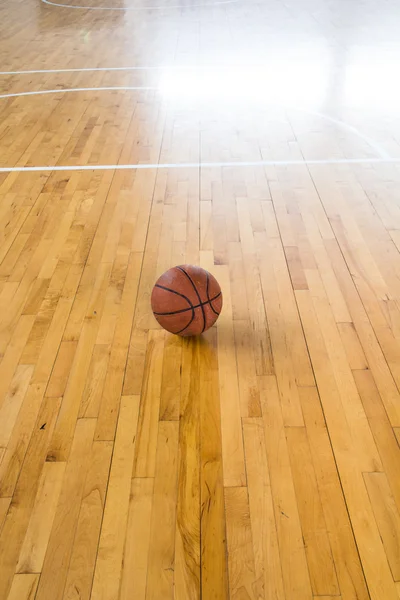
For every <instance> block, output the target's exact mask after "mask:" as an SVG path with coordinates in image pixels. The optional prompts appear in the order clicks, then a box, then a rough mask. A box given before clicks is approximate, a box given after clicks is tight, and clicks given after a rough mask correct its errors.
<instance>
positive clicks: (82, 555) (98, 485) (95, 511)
mask: <svg viewBox="0 0 400 600" xmlns="http://www.w3.org/2000/svg"><path fill="white" fill-rule="evenodd" d="M112 451H113V444H112V442H93V446H92V450H91V457H90V464H89V468H88V473H87V477H86V481H85V486H84V489H83V495H82V503H81V506H80V511H79V519H78V524H77V527H76V533H75V538H74V543H73V547H72V553H71V560H70V563H69V567H68V576H67V581H66V584H65V589H64V594H63V600H76V599H77V598H79V599H80V600H89V598H90V592H91V589H92V582H93V573H94V568H95V563H96V557H97V550H98V543H99V537H100V528H101V523H102V519H103V512H104V505H105V499H106V491H107V484H108V477H109V472H110V463H111V455H112Z"/></svg>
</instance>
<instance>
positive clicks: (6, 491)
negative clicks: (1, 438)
mask: <svg viewBox="0 0 400 600" xmlns="http://www.w3.org/2000/svg"><path fill="white" fill-rule="evenodd" d="M44 391H45V386H44V385H36V384H31V385H30V386H29V388H28V391H27V393H26V395H25V398H24V401H23V404H22V407H21V409H20V411H19V413H18V417H17V420H16V423H15V426H14V429H13V432H12V434H11V437H10V440H9V443H8V447H7V449H6V451H5V454H4V457H3V460H2V462H1V464H0V496H6V497H7V496H11V495H12V494H13V493H14V489H15V485H16V483H17V480H18V476H19V473H20V470H21V467H22V464H23V461H24V458H25V454H26V451H27V448H28V445H29V442H30V440H31V437H32V431H33V429H34V426H35V422H36V419H37V417H38V415H39V414H40V408H41V406H42V401H43V396H44ZM48 402H49V401H48ZM53 404H54V405H56V404H57V401H56V402H54V403H53ZM44 422H45V421H44ZM42 424H43V423H41V425H42Z"/></svg>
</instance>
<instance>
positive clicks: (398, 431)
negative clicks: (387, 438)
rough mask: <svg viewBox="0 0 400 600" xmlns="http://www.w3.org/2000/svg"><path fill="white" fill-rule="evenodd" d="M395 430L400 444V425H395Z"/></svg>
mask: <svg viewBox="0 0 400 600" xmlns="http://www.w3.org/2000/svg"><path fill="white" fill-rule="evenodd" d="M393 431H394V434H395V436H396V437H397V441H398V443H399V446H400V427H393Z"/></svg>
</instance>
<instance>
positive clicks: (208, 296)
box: [206, 271, 221, 316]
mask: <svg viewBox="0 0 400 600" xmlns="http://www.w3.org/2000/svg"><path fill="white" fill-rule="evenodd" d="M206 274H207V286H206V294H207V300H208V302H209V303H210V308H211V310H212V311H213V313H214V314H215V315H217V316H218V315H219V312H217V311H216V310H215V308H214V307H213V305H212V302H213V300H216V299H217V298H218V296H220V295H221V292H220V293H219V294H218V296H215V298H211V299H210V295H209V293H208V286H209V284H210V273H209V272H208V271H206Z"/></svg>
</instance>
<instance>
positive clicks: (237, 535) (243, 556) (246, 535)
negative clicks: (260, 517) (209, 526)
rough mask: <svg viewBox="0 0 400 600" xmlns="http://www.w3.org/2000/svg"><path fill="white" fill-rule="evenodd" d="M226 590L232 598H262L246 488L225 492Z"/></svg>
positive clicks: (235, 488) (261, 583)
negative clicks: (227, 580)
mask: <svg viewBox="0 0 400 600" xmlns="http://www.w3.org/2000/svg"><path fill="white" fill-rule="evenodd" d="M225 510H226V535H227V545H228V570H229V590H230V595H231V598H240V597H242V598H243V597H244V598H249V599H250V600H255V599H256V598H260V597H261V598H262V596H263V592H262V590H263V586H264V578H263V576H262V575H259V576H258V577H257V574H256V571H255V566H254V554H253V540H252V533H251V526H250V511H249V499H248V493H247V488H244V487H234V488H233V487H232V488H226V489H225Z"/></svg>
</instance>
